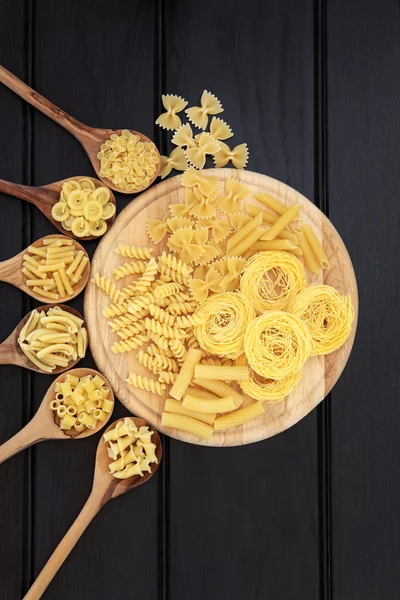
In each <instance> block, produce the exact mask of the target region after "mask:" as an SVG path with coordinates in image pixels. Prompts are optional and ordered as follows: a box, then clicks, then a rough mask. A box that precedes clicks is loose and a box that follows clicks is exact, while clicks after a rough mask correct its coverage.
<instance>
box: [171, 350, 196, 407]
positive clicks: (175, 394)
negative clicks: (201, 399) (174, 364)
mask: <svg viewBox="0 0 400 600" xmlns="http://www.w3.org/2000/svg"><path fill="white" fill-rule="evenodd" d="M200 359H201V351H200V350H196V349H195V348H190V349H189V350H188V352H187V354H186V358H185V360H184V363H183V365H182V368H181V370H180V371H179V376H178V378H177V379H176V381H175V383H174V385H173V386H172V388H171V390H170V395H171V396H172V398H175V400H181V399H182V398H183V396H184V395H185V392H186V390H187V388H188V387H189V385H190V382H191V381H192V379H193V375H194V371H195V368H196V365H197V364H198V363H199V362H200Z"/></svg>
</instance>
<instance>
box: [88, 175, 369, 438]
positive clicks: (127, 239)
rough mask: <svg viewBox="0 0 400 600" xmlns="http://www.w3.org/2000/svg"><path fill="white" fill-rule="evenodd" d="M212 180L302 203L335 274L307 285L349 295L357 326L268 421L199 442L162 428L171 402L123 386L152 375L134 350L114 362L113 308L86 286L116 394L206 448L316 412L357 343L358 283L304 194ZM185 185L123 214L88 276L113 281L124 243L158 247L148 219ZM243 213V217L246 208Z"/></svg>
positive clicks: (153, 192) (148, 195) (103, 366)
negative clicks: (133, 376) (131, 378)
mask: <svg viewBox="0 0 400 600" xmlns="http://www.w3.org/2000/svg"><path fill="white" fill-rule="evenodd" d="M208 174H209V175H213V176H216V177H219V178H220V179H221V180H222V185H223V186H225V181H226V179H228V178H229V177H235V178H237V179H239V180H240V181H242V182H243V183H245V184H246V185H248V186H249V188H250V189H251V190H252V192H253V193H257V192H267V193H269V194H271V195H272V196H274V197H275V198H277V199H278V200H280V201H281V202H283V203H284V204H285V205H287V206H290V205H291V204H299V203H300V204H302V205H303V208H302V210H301V212H300V218H301V221H302V223H303V224H306V223H308V224H310V225H312V226H313V228H314V230H315V232H316V233H317V235H318V236H319V239H320V240H321V242H322V244H323V247H324V250H325V252H326V254H327V256H328V258H329V261H330V268H329V269H328V270H326V271H323V272H321V274H319V275H314V274H312V273H310V272H309V271H308V270H307V271H306V272H307V279H308V281H309V282H319V283H326V284H329V285H331V286H333V287H335V288H336V289H337V290H339V291H340V292H341V293H350V294H351V298H352V302H353V306H354V310H355V320H354V325H353V330H352V333H351V335H350V337H349V339H348V340H347V342H346V344H345V345H344V346H343V347H342V348H340V349H339V350H338V351H336V352H334V353H332V354H330V355H327V356H325V357H323V356H315V357H311V358H309V359H308V361H307V362H306V365H305V368H304V373H303V377H302V379H301V381H300V383H299V385H298V387H297V389H296V390H295V391H294V392H292V393H291V394H290V395H289V396H287V397H286V398H285V399H284V400H282V401H281V402H278V403H274V404H268V403H264V409H265V414H264V415H263V416H261V417H258V418H257V419H254V420H253V421H249V422H248V423H245V424H244V425H241V426H239V427H237V428H235V429H231V430H228V431H225V432H215V433H214V434H213V435H212V437H211V438H210V439H208V440H199V439H198V438H196V437H195V436H193V435H190V434H187V433H185V432H182V431H178V430H176V429H170V428H164V427H162V426H161V413H162V409H163V406H164V402H165V399H166V397H167V395H164V396H161V397H160V396H157V395H155V394H151V393H149V392H146V391H143V390H140V389H136V388H133V387H131V386H128V384H127V383H126V381H125V380H126V378H127V376H128V372H131V371H133V372H136V373H138V374H142V375H147V376H149V372H148V371H147V369H146V368H145V367H143V366H142V365H140V364H139V362H138V361H137V359H136V358H135V355H136V353H137V351H133V352H129V353H124V354H116V355H114V354H113V353H112V352H111V350H110V347H111V345H112V343H113V342H114V341H115V339H117V336H116V335H115V333H113V332H112V331H111V329H110V327H109V326H108V325H107V320H106V319H105V318H104V317H103V315H102V310H103V308H104V306H106V305H107V304H109V303H110V302H109V298H108V297H107V296H106V295H105V294H104V292H102V291H101V290H99V289H98V288H97V287H96V286H94V285H93V284H91V283H89V284H88V286H87V288H86V292H85V321H86V323H87V325H88V329H89V340H90V348H91V351H92V354H93V357H94V360H95V362H96V364H97V367H98V369H99V370H100V371H101V372H102V373H104V375H105V377H106V378H107V379H108V381H109V382H110V383H111V385H112V388H113V391H114V393H115V395H116V396H117V397H118V398H119V400H120V401H121V402H122V403H123V404H124V405H125V406H126V407H127V409H128V410H130V411H131V412H132V413H133V414H135V415H137V416H139V417H142V418H143V419H146V420H147V421H149V422H150V423H151V424H152V425H153V426H154V427H156V428H157V429H158V430H160V431H163V432H164V433H166V434H167V435H170V436H172V437H174V438H176V439H179V440H183V441H185V442H190V443H195V444H202V445H207V446H240V445H244V444H249V443H251V442H256V441H259V440H262V439H265V438H268V437H270V436H273V435H276V434H277V433H280V432H281V431H284V430H285V429H288V428H289V427H291V426H292V425H294V424H295V423H297V422H298V421H299V420H300V419H302V418H303V417H304V416H305V415H307V414H308V413H309V412H310V411H311V410H312V409H313V408H315V407H316V406H317V404H319V403H320V402H321V401H322V400H323V399H324V398H325V396H326V395H327V394H328V393H329V392H330V390H331V389H332V387H333V386H334V385H335V383H336V381H337V380H338V379H339V377H340V374H341V373H342V371H343V369H344V367H345V365H346V362H347V360H348V358H349V355H350V352H351V348H352V346H353V341H354V337H355V332H356V327H357V317H358V295H357V282H356V278H355V274H354V269H353V266H352V263H351V260H350V257H349V255H348V252H347V250H346V247H345V245H344V243H343V241H342V239H341V238H340V236H339V234H338V232H337V231H336V229H335V228H334V227H333V225H332V223H331V222H330V221H329V219H328V218H327V217H325V215H324V214H323V213H322V212H321V211H320V210H319V209H318V208H317V207H316V206H315V205H314V204H312V203H311V202H310V201H309V200H307V198H305V197H304V196H302V195H301V194H299V192H296V191H295V190H294V189H292V188H290V187H289V186H287V185H285V184H284V183H282V182H280V181H277V180H276V179H272V178H271V177H267V176H265V175H260V174H259V173H252V172H250V171H238V170H234V169H210V170H209V171H208ZM180 182H181V176H179V175H178V176H176V177H173V178H171V179H168V180H166V181H164V182H162V183H159V184H158V185H156V186H154V187H153V188H151V189H149V190H148V191H146V192H145V193H143V194H141V195H140V196H139V197H138V198H136V199H135V200H133V201H132V202H131V203H130V204H129V205H128V206H127V207H126V208H125V209H124V210H123V211H122V212H121V214H120V215H119V216H118V217H117V219H116V221H115V223H114V224H113V226H112V228H111V229H110V231H109V232H108V233H107V234H106V235H105V236H104V238H103V239H102V241H101V242H100V243H99V245H98V248H97V250H96V252H95V255H94V257H93V260H92V269H91V276H93V275H94V274H95V273H97V272H99V273H100V274H102V275H105V276H106V277H110V278H111V272H112V270H113V269H114V268H115V267H117V266H119V265H121V264H123V263H124V262H125V260H124V259H122V257H120V256H118V255H117V254H116V253H115V252H114V249H115V248H116V246H117V245H118V244H119V243H125V244H130V245H135V246H153V244H152V243H151V242H150V240H149V239H148V237H147V233H146V220H147V219H148V218H149V217H150V218H158V219H161V218H163V217H164V215H165V214H166V213H167V211H168V207H169V205H170V204H173V203H178V202H180V203H182V202H183V201H184V189H183V188H182V187H181V185H180ZM249 200H250V202H251V203H252V204H255V205H259V206H260V208H265V207H264V206H263V205H262V204H261V203H259V202H258V201H257V200H256V199H255V198H253V197H249ZM244 202H246V200H245V201H244ZM241 209H242V210H243V206H242V207H241ZM154 248H155V255H158V254H160V253H161V252H162V251H163V250H164V249H167V246H166V243H165V240H163V242H161V243H160V244H158V245H157V246H154ZM128 260H129V259H126V261H128ZM132 279H133V276H131V277H130V278H126V279H124V280H123V285H126V284H127V283H130V281H131V280H132ZM121 287H122V285H121ZM150 376H151V374H150ZM245 402H247V403H250V399H246V401H245Z"/></svg>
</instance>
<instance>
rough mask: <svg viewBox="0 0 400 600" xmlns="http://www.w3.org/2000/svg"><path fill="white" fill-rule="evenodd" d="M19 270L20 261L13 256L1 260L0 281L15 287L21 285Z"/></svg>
mask: <svg viewBox="0 0 400 600" xmlns="http://www.w3.org/2000/svg"><path fill="white" fill-rule="evenodd" d="M20 268H21V264H20V261H18V260H16V257H15V256H13V257H12V258H9V259H8V260H3V261H2V262H0V281H5V282H7V283H11V285H15V286H19V285H21V283H23V278H22V274H21V272H20Z"/></svg>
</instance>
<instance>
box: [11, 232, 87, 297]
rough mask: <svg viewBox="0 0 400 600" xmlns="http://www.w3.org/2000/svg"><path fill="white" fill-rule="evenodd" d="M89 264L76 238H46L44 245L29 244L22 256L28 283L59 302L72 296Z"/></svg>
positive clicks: (43, 294) (23, 269) (23, 270)
mask: <svg viewBox="0 0 400 600" xmlns="http://www.w3.org/2000/svg"><path fill="white" fill-rule="evenodd" d="M45 242H50V243H45ZM88 264H89V259H88V257H87V256H85V253H84V252H83V250H79V249H78V248H77V246H76V243H75V242H74V241H73V240H70V239H67V238H46V239H44V240H43V242H42V245H41V246H29V248H28V249H27V252H26V254H25V255H24V257H23V263H22V272H23V274H24V276H25V278H26V279H25V285H27V286H28V287H31V288H32V289H33V290H34V291H35V292H37V293H38V294H40V295H41V296H44V297H46V298H49V299H50V300H54V301H57V300H59V299H60V298H61V299H64V298H66V297H67V296H72V294H73V293H74V287H75V286H76V284H77V283H78V282H79V281H80V280H81V279H82V273H83V271H84V270H85V269H86V267H87V265H88Z"/></svg>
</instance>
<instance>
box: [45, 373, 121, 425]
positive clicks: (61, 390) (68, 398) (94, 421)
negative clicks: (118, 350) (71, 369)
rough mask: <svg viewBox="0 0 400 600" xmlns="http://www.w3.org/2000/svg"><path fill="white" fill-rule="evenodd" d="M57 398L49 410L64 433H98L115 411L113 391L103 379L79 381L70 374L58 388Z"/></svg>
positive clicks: (56, 389) (60, 382) (92, 378)
mask: <svg viewBox="0 0 400 600" xmlns="http://www.w3.org/2000/svg"><path fill="white" fill-rule="evenodd" d="M54 394H55V395H54V399H53V400H51V401H50V402H49V408H50V410H52V411H53V412H54V417H55V419H56V423H57V424H58V425H59V426H60V429H64V430H72V429H73V430H74V431H75V432H77V433H82V431H85V430H86V429H95V428H96V427H97V425H98V424H99V423H100V424H101V423H102V422H104V421H106V419H107V418H108V416H109V414H110V413H112V411H113V410H114V402H113V400H111V399H109V396H110V389H109V388H108V387H107V385H106V382H105V381H104V379H102V378H101V377H100V376H99V375H95V376H94V377H93V375H85V376H84V377H77V376H76V375H72V374H71V373H67V374H66V375H65V377H64V380H63V381H57V382H56V383H55V384H54Z"/></svg>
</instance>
